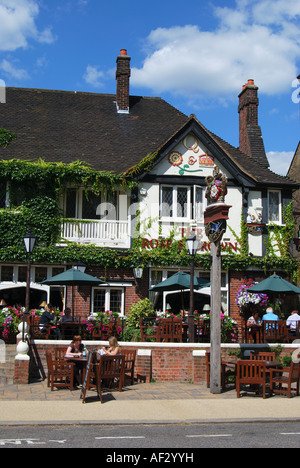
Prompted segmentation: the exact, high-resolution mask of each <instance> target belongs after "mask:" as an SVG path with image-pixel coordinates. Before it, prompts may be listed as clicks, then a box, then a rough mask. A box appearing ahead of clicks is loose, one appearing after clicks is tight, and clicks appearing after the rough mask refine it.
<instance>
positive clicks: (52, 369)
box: [46, 351, 75, 391]
mask: <svg viewBox="0 0 300 468" xmlns="http://www.w3.org/2000/svg"><path fill="white" fill-rule="evenodd" d="M46 359H47V367H48V379H47V384H48V387H50V386H51V391H53V390H54V387H57V388H61V387H64V388H69V389H70V390H73V386H74V365H75V364H74V363H72V362H66V361H65V360H60V359H55V360H54V359H53V358H52V354H51V353H50V352H49V351H47V352H46Z"/></svg>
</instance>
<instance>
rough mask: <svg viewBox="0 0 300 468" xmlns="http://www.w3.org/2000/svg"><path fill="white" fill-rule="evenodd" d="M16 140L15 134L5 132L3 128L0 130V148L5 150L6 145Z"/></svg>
mask: <svg viewBox="0 0 300 468" xmlns="http://www.w3.org/2000/svg"><path fill="white" fill-rule="evenodd" d="M15 138H16V134H15V133H13V132H10V131H9V130H5V128H0V146H2V147H3V148H6V147H7V145H8V144H9V143H10V142H11V141H12V140H14V139H15Z"/></svg>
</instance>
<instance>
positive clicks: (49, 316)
mask: <svg viewBox="0 0 300 468" xmlns="http://www.w3.org/2000/svg"><path fill="white" fill-rule="evenodd" d="M49 327H51V328H50V334H51V335H52V336H53V337H55V338H56V339H58V340H60V339H61V334H60V330H59V329H58V328H57V327H56V325H55V313H54V308H53V306H52V304H47V305H46V306H45V310H44V312H43V313H42V315H41V318H40V321H39V329H40V330H41V332H42V333H45V332H46V331H47V328H49Z"/></svg>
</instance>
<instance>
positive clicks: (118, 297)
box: [110, 289, 122, 313]
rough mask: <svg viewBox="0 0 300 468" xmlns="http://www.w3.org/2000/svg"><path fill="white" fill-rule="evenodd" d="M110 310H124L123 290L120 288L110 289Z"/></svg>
mask: <svg viewBox="0 0 300 468" xmlns="http://www.w3.org/2000/svg"><path fill="white" fill-rule="evenodd" d="M110 310H111V311H112V312H118V313H121V312H122V291H120V290H119V289H112V290H111V291H110Z"/></svg>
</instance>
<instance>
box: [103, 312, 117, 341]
mask: <svg viewBox="0 0 300 468" xmlns="http://www.w3.org/2000/svg"><path fill="white" fill-rule="evenodd" d="M119 325H120V318H119V317H117V318H115V317H111V318H110V320H109V323H108V326H107V328H106V326H103V328H102V332H103V333H102V339H103V340H108V339H109V338H110V337H111V336H116V337H117V336H118V329H119Z"/></svg>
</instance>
